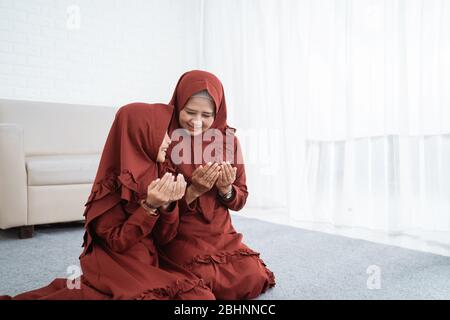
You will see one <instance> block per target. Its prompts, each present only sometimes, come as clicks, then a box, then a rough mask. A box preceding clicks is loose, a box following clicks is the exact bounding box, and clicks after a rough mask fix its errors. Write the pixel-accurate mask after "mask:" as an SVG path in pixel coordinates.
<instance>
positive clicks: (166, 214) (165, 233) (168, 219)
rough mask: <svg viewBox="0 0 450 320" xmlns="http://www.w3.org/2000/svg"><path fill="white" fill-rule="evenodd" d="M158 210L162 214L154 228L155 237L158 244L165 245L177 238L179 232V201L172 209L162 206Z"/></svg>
mask: <svg viewBox="0 0 450 320" xmlns="http://www.w3.org/2000/svg"><path fill="white" fill-rule="evenodd" d="M158 211H159V213H160V216H159V220H158V222H157V223H156V225H155V228H154V229H153V237H154V239H155V241H156V242H157V243H158V244H160V245H165V244H167V243H169V242H170V241H171V240H172V239H173V238H175V236H176V235H177V232H178V225H179V222H180V220H179V208H178V203H176V202H175V207H174V208H173V209H172V210H171V211H166V210H164V209H162V208H160V209H158Z"/></svg>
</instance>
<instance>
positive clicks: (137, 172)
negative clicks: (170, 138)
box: [83, 103, 173, 254]
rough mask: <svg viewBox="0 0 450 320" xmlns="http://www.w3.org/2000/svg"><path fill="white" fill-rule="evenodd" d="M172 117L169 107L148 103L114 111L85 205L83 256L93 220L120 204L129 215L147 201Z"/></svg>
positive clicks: (133, 104)
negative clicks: (140, 202) (123, 203)
mask: <svg viewBox="0 0 450 320" xmlns="http://www.w3.org/2000/svg"><path fill="white" fill-rule="evenodd" d="M172 113H173V107H172V106H168V105H165V104H147V103H131V104H128V105H125V106H123V107H121V108H120V109H119V110H118V111H117V113H116V116H115V119H114V122H113V124H112V126H111V129H110V131H109V134H108V138H107V139H106V143H105V146H104V148H103V153H102V156H101V159H100V164H99V167H98V170H97V175H96V177H95V181H94V184H93V186H92V190H91V194H90V196H89V199H88V201H87V202H86V204H85V206H86V210H85V212H84V216H85V218H86V222H85V229H86V233H85V235H84V243H83V246H84V247H85V248H84V252H83V254H86V253H87V251H88V249H89V247H90V244H91V242H92V236H93V234H92V233H91V231H90V223H91V222H92V221H93V220H94V219H96V218H98V217H99V216H100V215H102V214H103V213H105V212H106V211H107V210H109V209H110V208H112V207H114V206H115V205H117V204H118V203H119V202H120V201H124V202H125V203H126V207H125V209H126V211H127V212H128V213H130V214H132V213H133V212H134V210H136V209H137V208H138V206H139V204H138V202H139V200H140V199H143V198H145V197H146V194H147V187H148V185H149V184H150V182H151V181H153V180H155V179H157V177H158V172H159V166H158V164H157V163H156V158H157V155H158V152H159V147H160V146H161V143H162V142H163V139H164V135H165V133H166V131H167V130H168V127H169V123H170V119H171V117H172Z"/></svg>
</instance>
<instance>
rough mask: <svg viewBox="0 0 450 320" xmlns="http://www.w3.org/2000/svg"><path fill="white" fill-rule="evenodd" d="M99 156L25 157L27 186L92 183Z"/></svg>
mask: <svg viewBox="0 0 450 320" xmlns="http://www.w3.org/2000/svg"><path fill="white" fill-rule="evenodd" d="M99 162H100V154H89V155H46V156H32V157H26V158H25V163H26V168H27V175H28V185H29V186H42V185H58V184H62V185H64V184H82V183H92V182H93V181H94V179H95V174H96V172H97V168H98V165H99Z"/></svg>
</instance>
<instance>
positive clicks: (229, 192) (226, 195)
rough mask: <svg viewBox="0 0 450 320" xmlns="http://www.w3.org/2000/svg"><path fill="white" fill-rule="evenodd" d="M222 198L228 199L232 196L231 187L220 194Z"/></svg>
mask: <svg viewBox="0 0 450 320" xmlns="http://www.w3.org/2000/svg"><path fill="white" fill-rule="evenodd" d="M220 196H221V197H222V199H224V200H230V199H231V198H232V197H233V188H231V190H230V191H228V192H227V193H225V194H224V195H220Z"/></svg>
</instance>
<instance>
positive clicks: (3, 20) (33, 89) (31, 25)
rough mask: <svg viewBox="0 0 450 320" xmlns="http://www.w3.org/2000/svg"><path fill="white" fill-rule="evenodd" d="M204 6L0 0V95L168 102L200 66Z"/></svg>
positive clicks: (123, 0)
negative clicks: (177, 86) (184, 78)
mask: <svg viewBox="0 0 450 320" xmlns="http://www.w3.org/2000/svg"><path fill="white" fill-rule="evenodd" d="M199 8H200V0H109V1H107V0H84V1H66V0H0V98H8V99H23V100H40V101H58V102H68V103H83V104H102V105H116V106H117V105H122V104H124V103H128V102H132V101H146V102H168V100H169V99H170V97H171V94H172V90H173V88H174V86H175V84H176V81H177V79H178V77H179V76H180V75H181V73H183V72H184V71H186V70H189V69H194V68H197V67H198V61H197V59H198V56H199V54H198V44H199V32H198V31H199V25H198V23H199V20H200V19H199V17H198V16H199V11H200V10H199ZM78 13H79V14H78Z"/></svg>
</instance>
